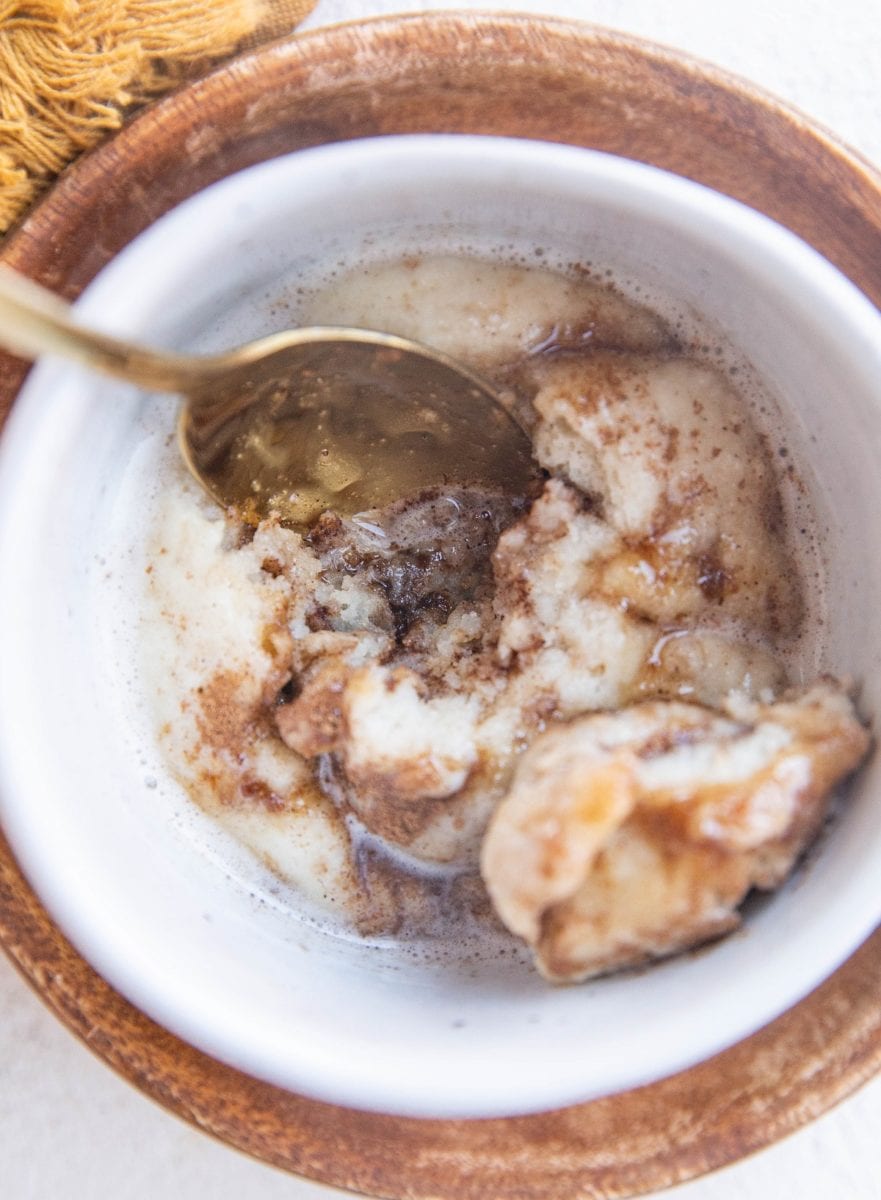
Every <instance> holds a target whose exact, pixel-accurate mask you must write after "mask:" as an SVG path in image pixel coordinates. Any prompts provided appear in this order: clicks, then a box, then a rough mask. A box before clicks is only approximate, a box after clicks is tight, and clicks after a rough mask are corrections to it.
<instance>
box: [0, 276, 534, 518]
mask: <svg viewBox="0 0 881 1200" xmlns="http://www.w3.org/2000/svg"><path fill="white" fill-rule="evenodd" d="M0 345H2V346H4V347H5V348H6V349H7V350H10V351H12V352H13V353H16V354H20V355H23V356H25V357H34V356H36V355H39V354H42V353H53V354H60V355H62V356H64V357H67V358H70V359H73V360H75V361H78V362H81V363H84V364H85V365H86V366H89V367H92V368H94V369H95V370H98V371H102V372H104V373H105V374H109V375H113V376H115V377H117V378H120V379H124V380H126V381H127V382H130V383H135V384H138V385H140V386H141V387H144V388H147V389H149V390H151V391H162V392H174V393H177V394H179V395H181V396H182V397H183V398H184V404H183V406H182V409H181V415H180V419H179V422H178V436H179V443H180V449H181V453H182V455H183V458H184V461H185V462H186V464H187V466H188V468H189V469H190V471H191V472H192V474H193V475H194V476H195V478H196V479H197V480H198V481H199V482H200V483H201V484H202V486H203V487H204V488H205V489H206V491H207V492H208V493H209V494H210V495H211V496H212V497H213V498H214V499H215V500H216V501H217V503H218V504H220V505H221V506H222V507H224V508H227V509H229V508H232V509H234V510H235V511H236V512H237V513H238V514H239V515H240V516H241V517H242V518H243V519H244V520H245V521H247V522H249V523H252V524H256V523H258V522H259V521H260V520H262V519H263V518H264V517H267V516H269V515H270V513H274V514H276V515H277V516H278V517H279V518H280V519H281V521H282V522H283V523H284V524H287V525H290V526H294V527H302V528H307V527H308V526H309V525H311V524H312V523H313V522H314V521H315V520H316V519H317V518H318V517H319V516H320V515H321V513H322V512H324V511H326V510H327V509H330V508H332V509H333V510H334V511H335V512H337V513H338V514H339V515H341V516H353V515H354V514H356V513H358V512H361V511H364V510H370V509H377V508H382V507H384V506H385V505H387V504H390V503H392V502H393V501H395V500H396V499H398V498H400V497H402V496H407V495H411V494H415V493H417V492H420V491H424V490H425V489H427V488H433V487H480V488H483V489H487V490H489V491H502V492H508V493H513V494H525V493H526V492H527V491H528V490H529V488H530V485H531V483H532V481H533V480H534V479H535V476H536V467H535V463H534V461H533V458H532V452H531V445H530V442H529V438H528V436H527V434H526V433H525V431H524V430H523V429H522V428H521V427H520V425H519V424H518V422H517V421H516V420H515V419H514V417H513V415H512V414H511V412H510V411H509V409H508V408H507V407H506V405H505V402H504V397H503V395H502V394H501V393H500V392H498V391H497V390H496V389H495V388H493V386H492V385H491V384H490V383H488V382H487V381H485V380H483V379H482V378H480V377H479V376H478V375H476V374H474V373H473V372H472V371H469V370H468V369H467V368H466V367H464V366H462V365H460V364H459V363H457V362H455V361H454V360H453V359H452V358H450V357H449V356H448V355H445V354H442V353H440V352H439V351H436V350H433V349H432V348H431V347H428V346H424V345H422V344H421V343H418V342H414V341H411V340H409V339H407V338H401V337H397V336H395V335H392V334H386V333H379V332H375V331H372V330H366V329H354V328H349V327H345V326H339V327H336V326H316V327H310V328H304V329H295V330H288V331H286V332H282V333H276V334H272V335H270V336H268V337H265V338H261V339H259V340H257V341H252V342H248V343H246V344H245V345H242V346H239V347H237V348H235V349H233V350H228V351H226V352H224V353H221V354H214V355H182V354H174V353H171V352H166V351H157V350H153V349H150V348H147V347H143V346H139V345H136V344H133V343H129V342H126V341H122V340H120V339H118V338H115V337H110V336H109V335H107V334H103V333H100V332H98V331H96V330H91V329H86V328H84V327H83V326H81V325H79V324H77V322H76V321H75V319H74V317H73V313H72V310H71V308H70V306H69V305H67V304H65V303H64V301H63V300H61V299H60V297H58V296H56V295H55V294H54V293H52V292H49V291H47V290H46V289H45V288H42V287H40V286H39V285H38V284H36V283H34V282H33V281H31V280H29V279H25V278H24V277H22V276H20V275H18V274H17V273H16V272H14V271H12V270H10V269H9V268H6V267H0Z"/></svg>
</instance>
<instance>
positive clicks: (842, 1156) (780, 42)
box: [0, 0, 881, 1200]
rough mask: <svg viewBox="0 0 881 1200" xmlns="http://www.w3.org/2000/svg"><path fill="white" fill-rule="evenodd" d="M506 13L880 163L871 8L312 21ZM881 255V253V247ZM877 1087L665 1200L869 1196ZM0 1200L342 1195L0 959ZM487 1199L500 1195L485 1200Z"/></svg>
mask: <svg viewBox="0 0 881 1200" xmlns="http://www.w3.org/2000/svg"><path fill="white" fill-rule="evenodd" d="M449 7H456V8H458V9H461V10H477V11H481V10H483V11H486V10H491V9H493V8H501V7H504V8H505V9H507V10H508V11H527V12H533V13H537V14H542V15H558V16H567V17H577V18H580V19H583V20H588V21H592V22H595V23H597V24H601V25H607V26H610V27H612V28H615V29H618V30H623V31H625V32H627V33H632V34H636V35H639V36H642V37H646V38H650V39H653V40H655V41H658V42H662V43H666V44H667V45H670V46H674V47H676V48H678V49H682V50H685V51H688V52H690V53H691V54H694V55H698V56H700V57H702V58H704V59H707V60H710V61H712V62H714V63H716V64H717V65H719V66H721V67H725V68H727V69H728V70H731V71H735V72H737V73H739V74H741V75H743V76H745V77H746V78H748V79H750V80H752V81H753V82H754V83H758V84H761V85H762V86H764V87H765V88H767V89H768V90H769V91H772V92H774V93H776V94H777V95H779V96H781V97H783V98H784V99H786V100H788V101H790V102H791V103H794V104H796V105H797V106H799V107H800V108H802V109H803V110H804V111H805V112H806V113H807V114H809V115H810V116H811V117H813V118H814V119H815V120H818V121H820V122H822V123H823V124H825V125H827V126H828V127H829V128H830V129H831V130H833V131H834V132H835V133H836V134H838V135H839V136H840V137H841V138H843V139H844V140H846V141H847V142H849V143H850V144H851V145H852V146H854V147H855V148H856V149H858V150H860V151H861V152H862V153H863V154H864V155H866V156H867V157H868V158H870V159H872V160H873V161H874V162H875V163H878V164H879V165H881V85H879V79H881V13H879V11H878V9H877V7H876V4H875V2H874V0H868V2H867V0H836V2H835V3H834V4H831V3H828V2H826V0H774V3H770V2H769V0H737V2H736V3H733V2H732V0H716V3H712V2H709V0H665V2H664V3H663V4H662V3H660V2H659V0H530V2H528V3H516V2H511V3H508V4H506V5H504V6H500V5H492V4H491V3H474V2H473V0H458V3H457V4H455V5H451V4H444V3H438V2H436V0H422V2H421V3H420V2H419V0H410V3H406V2H405V3H401V2H400V0H319V3H318V5H317V7H316V9H315V11H314V13H313V14H312V16H311V17H310V18H309V19H308V21H307V22H306V24H305V26H304V27H316V26H319V25H325V24H329V23H331V22H335V21H340V20H347V19H354V18H359V17H364V16H372V15H377V14H381V13H393V12H399V11H406V10H409V11H416V10H420V11H421V10H427V9H439V8H449ZM878 252H879V254H881V246H879V251H878ZM879 1126H881V1077H879V1078H877V1079H876V1080H874V1081H873V1082H871V1083H869V1084H868V1085H867V1086H865V1087H864V1088H863V1089H862V1090H861V1091H860V1092H858V1093H857V1094H856V1095H855V1096H853V1097H851V1098H850V1099H849V1100H847V1101H845V1102H844V1103H843V1104H841V1105H839V1107H838V1108H837V1109H835V1110H834V1111H832V1112H831V1113H828V1114H827V1115H826V1116H824V1117H822V1118H821V1119H820V1120H818V1121H816V1122H814V1123H813V1124H812V1125H810V1126H808V1127H807V1128H805V1129H803V1130H801V1131H800V1132H798V1133H796V1134H794V1135H792V1136H791V1137H789V1138H788V1139H786V1140H785V1141H783V1142H781V1143H778V1144H777V1145H776V1146H773V1147H771V1148H770V1149H768V1150H765V1151H763V1152H761V1153H760V1154H757V1155H754V1156H753V1157H751V1158H750V1159H747V1160H745V1161H743V1162H740V1163H736V1164H734V1165H732V1166H730V1167H727V1168H725V1169H723V1170H721V1171H717V1172H716V1173H714V1174H713V1175H710V1176H706V1177H705V1178H703V1179H700V1180H696V1181H693V1182H691V1183H687V1184H683V1185H681V1186H679V1187H677V1188H674V1189H672V1190H670V1191H668V1192H667V1193H665V1195H666V1196H667V1197H669V1200H746V1198H747V1197H749V1198H750V1200H764V1198H766V1197H767V1198H769V1200H772V1198H773V1200H789V1198H790V1197H792V1198H794V1197H798V1198H799V1200H826V1198H827V1197H829V1196H838V1197H845V1198H847V1200H875V1198H876V1197H877V1196H878V1195H879V1187H881V1140H879V1138H878V1134H877V1130H878V1128H879ZM0 1195H2V1196H3V1197H4V1198H5V1197H8V1200H44V1198H48V1197H64V1198H65V1200H105V1198H110V1197H112V1198H113V1200H154V1198H155V1197H157V1196H162V1197H168V1198H169V1200H178V1198H189V1197H199V1198H201V1197H211V1198H212V1200H281V1198H284V1200H321V1198H324V1200H333V1198H336V1197H342V1196H343V1193H341V1192H337V1191H335V1190H332V1189H328V1188H325V1187H320V1186H318V1185H316V1184H312V1183H308V1182H305V1181H303V1180H299V1179H295V1178H292V1177H290V1176H287V1175H283V1174H281V1173H280V1172H277V1171H275V1170H273V1169H271V1168H268V1167H265V1166H263V1165H262V1164H260V1163H256V1162H252V1161H250V1160H248V1159H246V1158H244V1157H243V1156H241V1155H239V1154H238V1153H236V1152H235V1151H232V1150H230V1149H228V1148H226V1147H225V1146H222V1145H219V1144H218V1143H216V1142H214V1141H212V1140H210V1139H209V1138H207V1137H206V1136H204V1135H202V1134H199V1133H198V1132H196V1131H195V1130H194V1129H191V1128H190V1127H189V1126H187V1125H185V1124H184V1123H182V1122H180V1121H178V1120H177V1119H176V1118H174V1117H172V1116H170V1115H168V1114H167V1113H166V1112H164V1111H163V1110H162V1109H160V1108H158V1107H156V1106H155V1105H154V1104H153V1103H151V1102H150V1101H149V1100H146V1099H145V1098H144V1097H142V1096H141V1095H140V1094H139V1093H138V1092H136V1091H135V1090H134V1089H133V1088H131V1087H130V1086H129V1085H128V1084H126V1083H125V1082H124V1081H123V1080H121V1079H119V1078H118V1077H117V1076H116V1075H115V1074H113V1073H112V1072H111V1071H110V1070H109V1069H108V1068H107V1067H105V1066H104V1065H103V1063H102V1062H100V1061H99V1060H98V1059H96V1058H94V1057H93V1056H92V1055H91V1054H90V1053H89V1051H88V1050H87V1049H85V1048H84V1047H83V1046H82V1045H80V1043H79V1042H77V1041H76V1040H75V1039H74V1038H73V1037H72V1036H71V1035H70V1034H69V1033H68V1032H67V1031H66V1030H65V1029H64V1028H63V1027H62V1026H61V1025H60V1024H58V1023H57V1022H56V1021H55V1019H54V1018H53V1017H51V1016H50V1015H49V1013H48V1012H47V1011H46V1010H45V1009H44V1008H43V1006H42V1004H41V1003H40V1002H39V1001H38V1000H37V999H36V998H35V997H34V996H33V995H32V994H31V993H30V991H29V990H28V988H27V987H26V986H25V985H24V984H23V983H22V982H21V980H20V979H19V978H18V976H17V975H16V974H15V972H14V971H13V969H12V968H11V966H10V965H9V964H8V962H7V961H6V959H5V958H4V957H3V956H2V955H0ZM487 1200H493V1198H492V1197H487Z"/></svg>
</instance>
